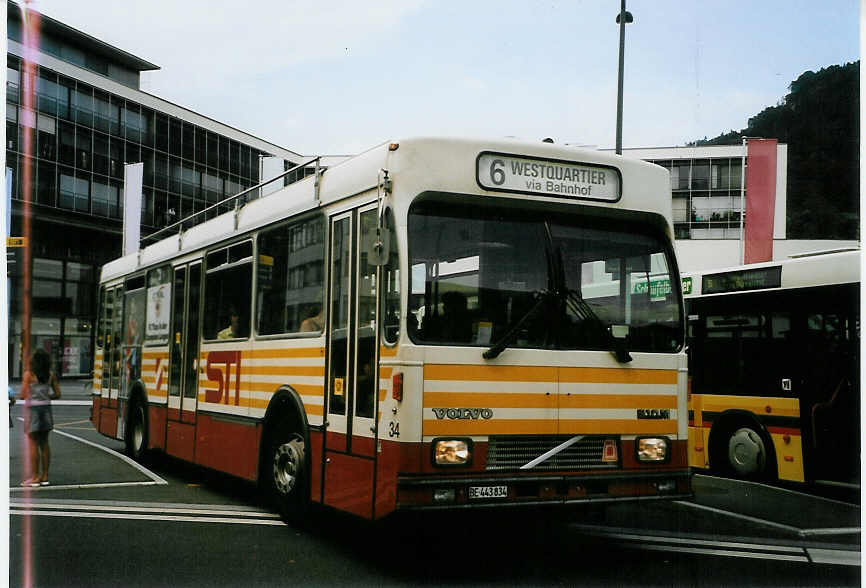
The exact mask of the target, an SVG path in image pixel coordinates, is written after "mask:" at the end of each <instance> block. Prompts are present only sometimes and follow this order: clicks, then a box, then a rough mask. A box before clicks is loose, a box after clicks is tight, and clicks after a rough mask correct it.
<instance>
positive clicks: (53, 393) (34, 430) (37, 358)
mask: <svg viewBox="0 0 866 588" xmlns="http://www.w3.org/2000/svg"><path fill="white" fill-rule="evenodd" d="M21 398H23V399H24V400H25V402H26V406H27V409H28V411H29V413H30V422H29V426H28V429H27V435H28V437H29V438H30V471H31V473H32V475H31V477H30V478H28V479H27V480H24V481H23V482H21V485H22V486H31V487H36V486H47V485H48V466H49V465H50V464H51V448H50V447H49V446H48V433H49V432H51V429H52V428H54V416H53V414H52V412H51V400H52V399H57V398H60V385H59V384H58V383H57V377H56V376H55V375H54V372H52V371H51V358H50V356H49V355H48V352H47V351H45V350H44V349H37V350H36V351H34V352H33V356H32V357H31V358H30V370H29V371H28V372H27V373H25V374H24V380H23V384H22V386H21ZM40 466H41V470H40Z"/></svg>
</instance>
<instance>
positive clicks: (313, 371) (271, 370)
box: [241, 360, 325, 377]
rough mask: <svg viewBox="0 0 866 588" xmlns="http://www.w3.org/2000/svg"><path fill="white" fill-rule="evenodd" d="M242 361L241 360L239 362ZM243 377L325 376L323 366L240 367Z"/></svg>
mask: <svg viewBox="0 0 866 588" xmlns="http://www.w3.org/2000/svg"><path fill="white" fill-rule="evenodd" d="M241 361H243V360H241ZM242 372H243V374H244V376H246V375H253V376H315V377H324V376H325V366H323V365H280V366H271V365H242Z"/></svg>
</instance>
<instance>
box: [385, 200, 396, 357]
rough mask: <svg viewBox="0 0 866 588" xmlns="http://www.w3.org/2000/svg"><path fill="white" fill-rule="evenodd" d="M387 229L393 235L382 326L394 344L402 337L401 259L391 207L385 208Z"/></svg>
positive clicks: (390, 341) (386, 266) (387, 266)
mask: <svg viewBox="0 0 866 588" xmlns="http://www.w3.org/2000/svg"><path fill="white" fill-rule="evenodd" d="M385 230H387V231H388V232H389V233H390V234H391V237H390V247H389V252H388V263H387V264H385V267H384V278H383V279H384V282H385V289H384V290H383V292H382V293H383V295H384V298H383V303H384V312H383V315H382V316H383V319H382V328H383V331H384V337H385V341H386V342H387V343H391V344H393V343H396V342H397V339H399V337H400V269H399V268H400V259H399V255H398V252H397V235H396V234H395V231H394V216H393V215H392V214H391V209H390V208H388V209H386V210H385Z"/></svg>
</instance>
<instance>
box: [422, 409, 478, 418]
mask: <svg viewBox="0 0 866 588" xmlns="http://www.w3.org/2000/svg"><path fill="white" fill-rule="evenodd" d="M431 410H432V411H433V414H435V415H436V418H437V419H446V418H448V419H474V420H478V419H492V418H493V410H492V409H489V408H433V409H431Z"/></svg>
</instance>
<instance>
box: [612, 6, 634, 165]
mask: <svg viewBox="0 0 866 588" xmlns="http://www.w3.org/2000/svg"><path fill="white" fill-rule="evenodd" d="M616 22H617V23H618V24H619V84H618V87H617V93H616V153H617V155H622V70H623V62H624V59H625V25H626V24H628V23H631V22H634V17H633V16H632V15H631V13H630V12H629V11H628V10H626V9H625V0H621V6H620V10H619V14H617V15H616Z"/></svg>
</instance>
